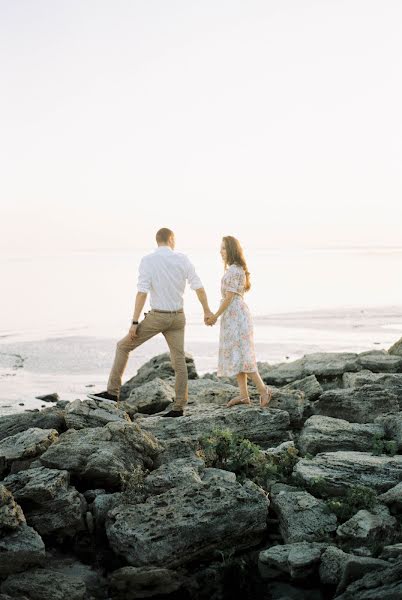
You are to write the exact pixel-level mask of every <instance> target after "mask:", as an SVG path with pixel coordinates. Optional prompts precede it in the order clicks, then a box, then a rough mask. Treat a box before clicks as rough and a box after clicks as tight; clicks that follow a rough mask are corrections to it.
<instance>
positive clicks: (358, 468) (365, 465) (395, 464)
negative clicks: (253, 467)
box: [292, 450, 402, 496]
mask: <svg viewBox="0 0 402 600" xmlns="http://www.w3.org/2000/svg"><path fill="white" fill-rule="evenodd" d="M292 477H293V478H294V479H295V481H296V482H297V483H301V484H303V485H305V486H306V487H307V488H309V489H310V488H311V489H314V485H315V484H316V483H317V480H318V481H319V482H320V486H321V487H322V491H323V492H324V493H326V494H329V495H335V496H342V495H345V494H346V492H347V490H348V489H349V488H351V487H354V486H356V485H361V486H366V487H369V488H373V489H374V490H376V491H377V492H385V491H386V490H388V489H390V488H391V487H393V486H395V485H396V484H397V483H399V482H400V481H401V480H402V456H385V455H381V456H374V455H372V454H370V453H368V452H352V451H345V450H339V451H337V452H323V453H321V454H317V455H316V456H315V457H314V458H312V459H311V460H310V459H307V458H302V459H300V460H299V461H298V462H297V464H296V465H295V467H294V469H293V474H292Z"/></svg>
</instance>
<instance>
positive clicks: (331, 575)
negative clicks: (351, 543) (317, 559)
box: [319, 546, 389, 594]
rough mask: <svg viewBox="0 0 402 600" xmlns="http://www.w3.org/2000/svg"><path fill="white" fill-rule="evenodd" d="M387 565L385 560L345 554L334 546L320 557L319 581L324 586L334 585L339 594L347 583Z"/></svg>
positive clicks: (329, 547)
mask: <svg viewBox="0 0 402 600" xmlns="http://www.w3.org/2000/svg"><path fill="white" fill-rule="evenodd" d="M388 566H389V565H388V563H387V562H386V561H385V560H380V559H378V558H371V557H366V556H355V555H354V554H347V553H346V552H343V550H341V549H340V548H337V547H336V546H328V548H327V549H326V550H325V552H324V553H323V554H322V556H321V564H320V570H319V573H320V579H321V582H322V583H324V584H325V585H336V586H337V588H336V594H340V593H341V592H342V591H343V590H344V589H345V588H346V586H347V585H349V583H351V582H352V581H355V580H356V579H359V578H360V577H363V575H365V574H366V573H371V572H372V571H373V570H378V571H380V570H382V569H385V568H387V567H388Z"/></svg>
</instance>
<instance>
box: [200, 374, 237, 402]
mask: <svg viewBox="0 0 402 600" xmlns="http://www.w3.org/2000/svg"><path fill="white" fill-rule="evenodd" d="M238 395H239V388H238V387H237V386H234V385H231V384H229V383H223V382H222V381H219V380H218V381H211V380H210V379H194V380H192V381H189V382H188V404H189V406H191V405H192V404H209V403H211V404H220V405H222V404H226V403H227V402H228V401H229V400H231V398H234V397H236V396H238Z"/></svg>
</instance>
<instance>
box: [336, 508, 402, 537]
mask: <svg viewBox="0 0 402 600" xmlns="http://www.w3.org/2000/svg"><path fill="white" fill-rule="evenodd" d="M397 530H398V527H397V520H396V519H395V517H393V516H391V515H390V512H389V510H388V509H387V508H386V507H385V506H381V505H379V506H378V507H376V508H373V509H372V510H371V511H368V510H359V511H358V512H357V513H356V514H355V515H353V517H352V518H351V519H349V520H348V521H346V522H345V523H342V525H339V527H338V529H337V531H336V533H337V535H338V537H339V538H340V540H341V541H348V542H350V543H351V544H355V545H356V544H358V545H359V544H364V545H365V546H370V545H373V544H376V543H383V544H392V543H393V542H394V541H395V535H396V533H397Z"/></svg>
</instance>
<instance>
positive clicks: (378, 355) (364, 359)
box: [358, 350, 402, 373]
mask: <svg viewBox="0 0 402 600" xmlns="http://www.w3.org/2000/svg"><path fill="white" fill-rule="evenodd" d="M358 362H359V364H360V365H361V366H362V367H363V369H369V370H370V371H373V372H374V373H398V372H400V371H401V370H402V356H393V355H392V354H389V353H388V352H387V351H386V350H369V351H368V352H361V353H360V354H359V355H358Z"/></svg>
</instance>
